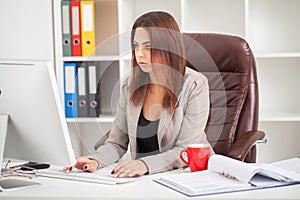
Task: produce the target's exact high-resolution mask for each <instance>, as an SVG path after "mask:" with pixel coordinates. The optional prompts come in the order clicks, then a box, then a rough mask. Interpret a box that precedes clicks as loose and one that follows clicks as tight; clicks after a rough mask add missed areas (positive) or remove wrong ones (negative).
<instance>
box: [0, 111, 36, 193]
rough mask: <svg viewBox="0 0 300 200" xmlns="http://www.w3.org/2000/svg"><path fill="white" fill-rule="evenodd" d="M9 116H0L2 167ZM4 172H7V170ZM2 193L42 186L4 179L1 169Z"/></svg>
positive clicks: (0, 183) (0, 190)
mask: <svg viewBox="0 0 300 200" xmlns="http://www.w3.org/2000/svg"><path fill="white" fill-rule="evenodd" d="M8 120H9V115H6V114H0V164H1V166H2V162H3V155H4V145H5V138H6V134H7V126H8ZM3 171H6V170H5V169H4V170H3ZM0 174H1V175H0V192H2V191H6V190H12V189H18V188H24V187H29V186H33V185H40V184H39V183H36V182H32V181H24V180H22V179H11V178H7V179H6V178H5V179H3V178H2V169H1V168H0Z"/></svg>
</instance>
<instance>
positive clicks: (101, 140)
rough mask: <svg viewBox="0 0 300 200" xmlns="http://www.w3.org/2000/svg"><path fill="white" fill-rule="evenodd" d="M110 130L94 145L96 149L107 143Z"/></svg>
mask: <svg viewBox="0 0 300 200" xmlns="http://www.w3.org/2000/svg"><path fill="white" fill-rule="evenodd" d="M109 133H110V130H109V131H107V132H106V133H105V134H104V135H103V136H102V137H101V138H100V139H99V140H98V141H97V142H96V144H95V145H94V149H95V150H97V149H98V147H100V146H101V145H103V144H104V143H105V141H106V140H107V138H108V136H109Z"/></svg>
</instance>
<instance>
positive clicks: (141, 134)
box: [136, 109, 159, 159]
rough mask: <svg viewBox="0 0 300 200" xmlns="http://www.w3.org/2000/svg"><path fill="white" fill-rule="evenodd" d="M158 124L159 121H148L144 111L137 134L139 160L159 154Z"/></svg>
mask: <svg viewBox="0 0 300 200" xmlns="http://www.w3.org/2000/svg"><path fill="white" fill-rule="evenodd" d="M158 124H159V119H158V120H155V121H149V120H147V119H146V118H145V117H144V114H143V109H142V111H141V114H140V117H139V121H138V126H137V133H136V135H137V138H136V143H137V159H138V158H141V157H145V156H150V155H155V154H157V153H159V147H158V140H157V130H158Z"/></svg>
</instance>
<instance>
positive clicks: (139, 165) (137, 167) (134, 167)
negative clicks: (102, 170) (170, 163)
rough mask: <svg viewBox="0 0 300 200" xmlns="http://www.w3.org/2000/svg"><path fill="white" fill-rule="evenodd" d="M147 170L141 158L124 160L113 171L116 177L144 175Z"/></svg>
mask: <svg viewBox="0 0 300 200" xmlns="http://www.w3.org/2000/svg"><path fill="white" fill-rule="evenodd" d="M147 172H148V168H147V166H146V164H145V163H144V162H143V161H141V160H122V161H120V162H119V163H118V165H117V166H116V167H115V168H114V169H113V171H112V173H113V175H114V177H115V178H122V177H134V176H142V175H144V174H146V173H147Z"/></svg>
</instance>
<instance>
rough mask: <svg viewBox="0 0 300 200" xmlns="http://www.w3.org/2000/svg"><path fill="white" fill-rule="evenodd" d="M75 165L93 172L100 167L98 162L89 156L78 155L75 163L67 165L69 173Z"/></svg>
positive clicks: (66, 169)
mask: <svg viewBox="0 0 300 200" xmlns="http://www.w3.org/2000/svg"><path fill="white" fill-rule="evenodd" d="M74 167H75V168H77V169H81V170H83V171H87V172H93V171H95V170H96V169H97V168H98V162H97V161H96V160H93V159H90V158H87V157H78V158H77V159H76V163H75V165H73V166H71V167H66V168H65V169H64V170H65V171H66V172H67V173H70V172H71V171H72V168H74Z"/></svg>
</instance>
